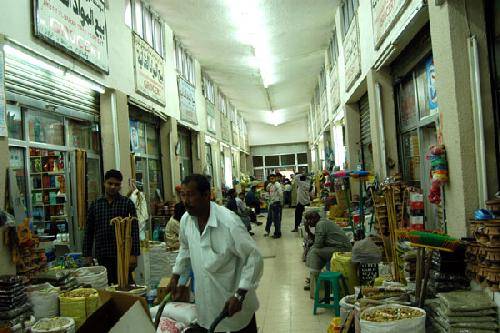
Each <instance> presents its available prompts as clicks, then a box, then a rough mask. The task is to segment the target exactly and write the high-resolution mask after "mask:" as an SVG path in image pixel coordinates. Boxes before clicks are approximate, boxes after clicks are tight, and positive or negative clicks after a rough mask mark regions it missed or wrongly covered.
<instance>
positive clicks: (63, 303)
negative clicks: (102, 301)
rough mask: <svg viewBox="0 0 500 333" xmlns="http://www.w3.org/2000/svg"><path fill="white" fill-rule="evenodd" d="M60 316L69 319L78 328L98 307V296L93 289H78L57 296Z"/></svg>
mask: <svg viewBox="0 0 500 333" xmlns="http://www.w3.org/2000/svg"><path fill="white" fill-rule="evenodd" d="M59 304H60V308H61V316H64V317H71V318H73V319H74V320H75V324H76V328H79V327H80V326H81V325H82V324H83V323H84V322H85V320H86V319H87V318H88V317H89V316H90V315H91V314H92V313H94V311H95V310H97V308H98V307H99V294H98V293H97V290H95V289H93V288H79V289H75V290H72V291H69V292H66V293H64V294H61V295H60V296H59Z"/></svg>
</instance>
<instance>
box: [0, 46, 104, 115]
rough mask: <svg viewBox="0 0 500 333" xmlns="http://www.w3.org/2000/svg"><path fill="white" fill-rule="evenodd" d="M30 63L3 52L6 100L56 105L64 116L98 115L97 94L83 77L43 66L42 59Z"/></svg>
mask: <svg viewBox="0 0 500 333" xmlns="http://www.w3.org/2000/svg"><path fill="white" fill-rule="evenodd" d="M36 60H37V61H36V62H30V61H27V60H26V59H23V58H22V57H17V56H15V55H12V54H9V53H6V57H5V88H6V93H7V99H11V100H16V101H19V102H21V103H25V104H30V105H37V106H39V107H40V108H41V109H46V108H47V106H49V107H50V106H53V107H57V108H58V110H59V111H61V112H63V113H66V114H67V115H72V114H73V115H74V116H75V117H79V118H96V117H98V116H99V93H98V92H97V91H95V90H93V89H91V88H90V86H89V85H88V84H87V82H88V81H87V80H85V79H84V78H81V77H79V76H77V75H76V74H67V73H68V72H66V71H63V70H62V69H57V68H55V67H53V68H52V66H50V69H49V68H48V67H49V66H47V67H45V66H43V65H44V64H45V62H44V60H42V59H40V60H39V61H38V59H36Z"/></svg>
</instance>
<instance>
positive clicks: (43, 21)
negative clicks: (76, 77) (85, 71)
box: [34, 0, 109, 73]
mask: <svg viewBox="0 0 500 333" xmlns="http://www.w3.org/2000/svg"><path fill="white" fill-rule="evenodd" d="M34 8H35V16H34V17H35V35H36V36H38V37H40V38H42V39H45V40H47V41H49V42H50V43H51V44H54V45H55V46H57V47H60V48H62V49H64V50H66V51H68V52H69V53H70V54H71V55H73V56H76V57H78V58H80V59H82V60H84V61H85V62H87V63H89V64H91V65H93V66H94V67H96V68H98V69H99V70H101V71H104V72H106V73H107V72H108V71H109V64H108V44H107V34H106V8H105V1H104V0H35V6H34Z"/></svg>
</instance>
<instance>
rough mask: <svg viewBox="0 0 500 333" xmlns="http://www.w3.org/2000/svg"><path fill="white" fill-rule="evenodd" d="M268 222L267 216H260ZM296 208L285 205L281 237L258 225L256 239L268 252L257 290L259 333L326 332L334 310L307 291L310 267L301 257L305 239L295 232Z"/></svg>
mask: <svg viewBox="0 0 500 333" xmlns="http://www.w3.org/2000/svg"><path fill="white" fill-rule="evenodd" d="M259 220H260V221H262V222H265V218H259ZM293 221H294V209H284V211H283V225H282V233H283V237H282V238H281V239H277V240H275V239H272V238H267V237H264V225H262V226H260V227H254V228H253V229H254V231H255V233H256V236H255V239H256V241H257V244H258V246H259V248H260V250H261V252H262V254H263V256H264V276H263V278H262V280H261V284H260V286H259V289H258V290H257V293H258V296H259V300H260V309H259V311H258V312H257V325H258V327H259V333H289V332H293V333H299V332H301V333H304V332H326V329H327V327H328V324H329V322H330V320H331V317H332V316H333V312H331V311H324V310H322V309H320V310H318V315H316V316H313V314H312V309H313V301H312V300H311V299H310V298H309V292H307V291H304V289H303V288H304V279H305V277H306V273H307V271H306V268H305V265H304V263H303V262H302V260H301V256H302V243H301V239H300V238H299V237H298V234H297V233H291V232H290V230H292V228H293Z"/></svg>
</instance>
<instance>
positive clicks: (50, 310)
mask: <svg viewBox="0 0 500 333" xmlns="http://www.w3.org/2000/svg"><path fill="white" fill-rule="evenodd" d="M59 292H60V288H55V287H53V286H52V285H51V284H50V283H43V284H39V285H34V286H31V287H29V288H28V289H27V290H26V293H27V294H28V298H29V300H30V302H31V304H32V305H33V313H34V315H35V318H36V319H40V318H52V317H57V316H58V315H59Z"/></svg>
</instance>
